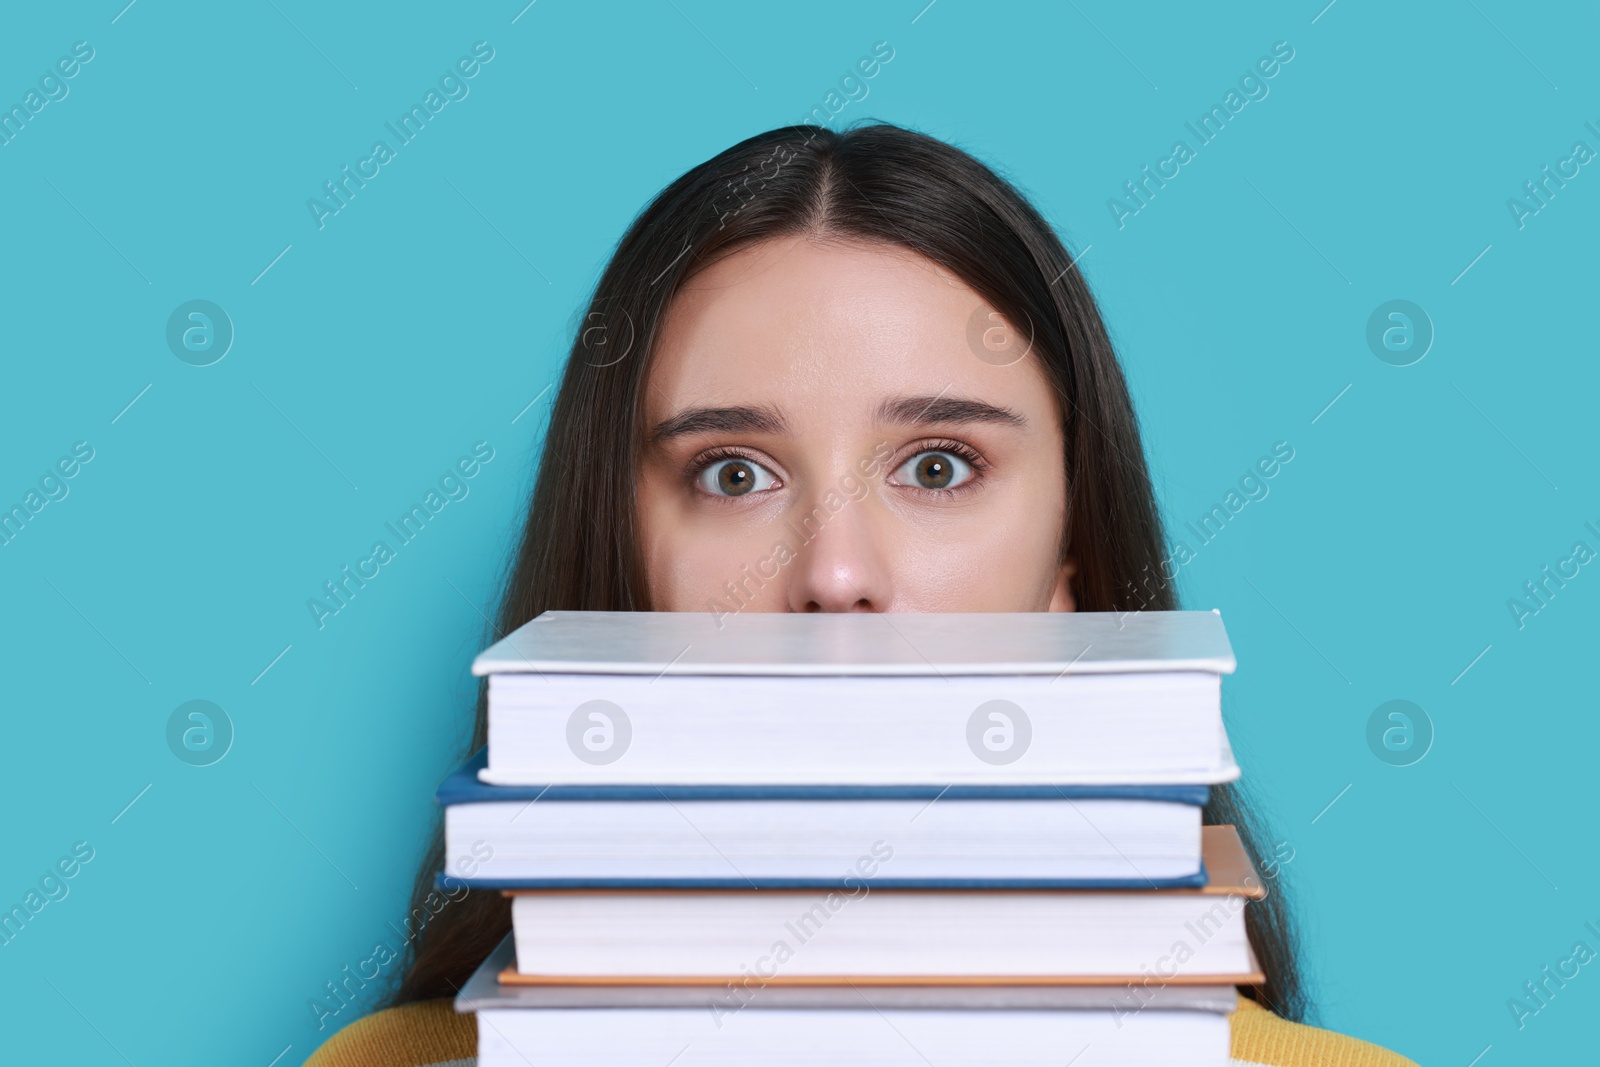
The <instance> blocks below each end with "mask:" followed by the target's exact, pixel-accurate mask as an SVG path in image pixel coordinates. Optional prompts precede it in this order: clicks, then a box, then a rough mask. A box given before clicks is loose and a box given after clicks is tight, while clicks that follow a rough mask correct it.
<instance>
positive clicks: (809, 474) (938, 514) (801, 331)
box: [638, 237, 1073, 613]
mask: <svg viewBox="0 0 1600 1067" xmlns="http://www.w3.org/2000/svg"><path fill="white" fill-rule="evenodd" d="M986 331H987V332H986ZM969 338H970V340H969ZM1026 350H1027V342H1026V339H1025V338H1020V337H1018V336H1016V335H1015V334H1012V333H1011V332H1010V331H1009V329H1007V328H1006V326H1005V324H1004V323H1003V322H1002V321H1001V320H1000V318H999V316H998V315H995V314H993V312H992V311H991V309H990V308H989V307H988V305H987V304H986V303H985V302H984V301H983V300H982V298H981V297H979V296H978V294H977V293H975V292H974V291H973V290H972V289H970V288H968V287H967V286H966V285H965V284H964V283H962V282H961V281H959V280H958V279H957V278H956V277H955V276H954V275H952V274H950V273H949V272H948V271H945V270H944V269H943V268H941V267H939V266H937V265H936V264H934V263H933V262H932V261H930V260H928V259H925V258H923V257H921V256H918V255H916V254H914V253H912V252H909V251H906V250H904V249H900V248H897V247H894V246H889V245H878V244H867V243H859V242H852V243H849V244H840V243H826V244H825V243H819V242H817V241H816V240H815V239H814V238H806V237H792V238H783V239H774V240H769V241H764V242H761V243H759V244H756V245H752V246H750V247H747V248H745V249H742V250H740V251H738V252H735V253H733V254H732V255H730V256H727V257H725V258H723V259H721V260H719V261H718V262H716V263H715V264H713V265H712V266H710V267H708V268H707V269H705V270H704V271H702V272H701V273H699V274H698V275H697V276H696V277H695V278H694V279H693V280H691V281H690V283H689V284H688V285H687V286H685V287H684V288H683V290H682V291H681V292H680V293H679V295H678V296H677V297H676V298H675V299H674V301H673V303H672V305H671V306H670V307H669V309H668V311H667V314H666V317H665V320H664V322H663V324H662V330H661V335H660V337H659V340H658V347H657V350H656V355H655V361H654V364H653V366H652V367H651V368H650V370H649V374H648V379H647V382H646V387H647V388H646V400H645V420H646V421H645V431H644V434H645V443H644V454H643V456H642V461H641V467H640V480H639V497H638V508H639V518H640V524H641V533H642V540H641V543H642V546H643V552H644V563H645V567H646V573H647V581H648V584H649V591H650V599H651V607H652V608H654V609H655V610H657V611H713V612H718V613H730V612H737V611H1044V610H1052V611H1070V610H1072V608H1073V603H1072V597H1071V594H1070V592H1069V586H1068V581H1069V579H1070V576H1071V564H1070V563H1067V564H1063V563H1062V561H1061V558H1060V545H1061V535H1062V530H1063V528H1064V523H1065V519H1066V477H1065V470H1064V465H1063V458H1062V453H1063V448H1062V431H1061V415H1060V412H1059V409H1058V407H1057V404H1056V401H1055V397H1054V394H1053V391H1052V390H1051V388H1050V386H1049V384H1048V383H1047V381H1046V379H1045V376H1044V372H1043V370H1042V368H1041V367H1040V366H1039V362H1038V358H1037V356H1036V355H1034V354H1032V353H1029V354H1025V355H1024V354H1023V353H1024V352H1026ZM980 353H981V354H982V355H981V356H980ZM1018 357H1020V358H1018Z"/></svg>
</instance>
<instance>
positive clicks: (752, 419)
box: [650, 407, 788, 443]
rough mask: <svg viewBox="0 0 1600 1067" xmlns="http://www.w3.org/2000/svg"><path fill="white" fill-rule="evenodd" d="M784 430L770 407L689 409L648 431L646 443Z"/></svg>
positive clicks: (784, 427)
mask: <svg viewBox="0 0 1600 1067" xmlns="http://www.w3.org/2000/svg"><path fill="white" fill-rule="evenodd" d="M786 429H788V423H787V422H785V421H784V418H783V416H782V415H780V414H778V412H776V411H774V410H773V409H772V408H767V407H732V408H690V409H688V410H687V411H680V412H678V414H676V415H674V416H672V417H671V418H670V419H663V420H662V421H661V422H659V423H657V424H656V428H655V429H654V430H652V431H651V432H650V440H651V441H652V442H654V443H660V442H662V441H665V440H668V439H669V438H673V437H685V436H688V435H690V434H701V433H766V434H779V433H783V432H784V431H785V430H786Z"/></svg>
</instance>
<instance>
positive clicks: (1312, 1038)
mask: <svg viewBox="0 0 1600 1067" xmlns="http://www.w3.org/2000/svg"><path fill="white" fill-rule="evenodd" d="M1228 1018H1229V1021H1230V1022H1231V1023H1232V1024H1233V1047H1232V1050H1231V1051H1232V1056H1233V1062H1234V1067H1255V1065H1258V1064H1259V1065H1266V1067H1417V1065H1416V1064H1415V1063H1413V1062H1412V1061H1411V1060H1408V1059H1406V1058H1405V1057H1404V1056H1400V1055H1397V1054H1396V1053H1393V1052H1390V1051H1388V1050H1387V1049H1381V1048H1379V1047H1378V1046H1377V1045H1369V1044H1368V1043H1367V1042H1365V1041H1357V1040H1356V1039H1355V1038H1353V1037H1345V1036H1343V1035H1342V1034H1335V1033H1331V1032H1329V1031H1327V1030H1318V1029H1317V1028H1315V1027H1312V1026H1301V1025H1300V1024H1299V1023H1291V1022H1286V1021H1284V1020H1283V1019H1280V1018H1278V1017H1277V1016H1276V1015H1274V1014H1273V1013H1272V1012H1270V1011H1268V1010H1267V1009H1266V1008H1263V1007H1261V1006H1260V1005H1259V1004H1257V1003H1256V1002H1255V1001H1253V1000H1250V999H1248V998H1246V997H1242V996H1241V997H1240V998H1239V1004H1238V1007H1237V1008H1236V1009H1235V1010H1234V1012H1233V1014H1232V1015H1230V1016H1229V1017H1228ZM477 1055H478V1024H477V1019H476V1018H475V1017H474V1016H471V1015H459V1014H457V1013H456V1011H455V1008H454V1007H453V1006H452V1005H451V1003H450V1001H448V1000H427V1001H423V1002H421V1003H419V1004H407V1005H405V1006H404V1007H399V1008H390V1009H388V1010H387V1011H380V1012H378V1013H376V1014H374V1015H369V1016H367V1017H366V1018H365V1019H360V1020H357V1021H356V1022H354V1023H351V1024H350V1025H349V1026H347V1027H345V1028H344V1029H343V1030H341V1031H339V1032H338V1033H337V1034H334V1035H333V1036H332V1037H331V1038H329V1039H328V1041H327V1043H326V1044H324V1045H323V1046H322V1047H321V1048H320V1049H318V1050H317V1051H316V1052H314V1053H312V1055H311V1058H310V1059H309V1060H307V1061H306V1064H305V1067H472V1065H473V1064H474V1063H475V1062H476V1060H477Z"/></svg>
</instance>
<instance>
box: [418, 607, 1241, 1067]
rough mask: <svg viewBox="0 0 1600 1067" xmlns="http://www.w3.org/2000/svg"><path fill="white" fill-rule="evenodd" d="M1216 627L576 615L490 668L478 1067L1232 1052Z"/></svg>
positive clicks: (1223, 658) (475, 814)
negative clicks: (486, 905) (1211, 795)
mask: <svg viewBox="0 0 1600 1067" xmlns="http://www.w3.org/2000/svg"><path fill="white" fill-rule="evenodd" d="M1234 666H1235V661H1234V656H1233V652H1232V649H1231V648H1230V647H1229V644H1228V639H1227V635H1226V632H1225V630H1224V628H1223V625H1222V619H1221V617H1220V616H1219V615H1217V614H1216V613H1214V612H1153V613H1152V612H1145V613H1134V614H1127V615H1123V614H1113V613H1032V614H984V615H962V614H940V615H883V614H827V615H801V614H755V613H751V614H738V615H723V616H721V617H716V616H713V615H711V614H709V613H708V614H694V613H651V612H560V611H554V612H547V613H545V614H543V615H541V616H539V617H538V618H536V619H534V620H533V621H532V622H530V623H528V624H527V625H526V626H523V627H521V628H520V629H518V630H517V631H515V632H514V633H512V634H510V635H509V636H507V637H506V638H505V639H504V640H502V641H500V642H498V643H496V644H495V645H493V646H492V647H490V648H489V649H487V650H486V651H484V652H483V653H482V654H481V655H479V656H478V657H477V659H476V660H475V661H474V663H473V672H474V673H475V674H479V675H488V676H489V681H488V687H489V705H488V716H489V733H488V746H487V749H486V750H485V751H483V752H480V753H479V754H478V755H477V756H476V757H474V759H473V760H472V761H471V762H469V763H468V764H467V765H466V766H465V767H462V768H461V769H460V770H459V771H457V772H456V773H455V774H454V775H453V776H452V777H451V778H450V779H449V780H447V781H446V782H445V783H444V785H443V786H441V788H440V790H439V800H440V802H441V803H442V804H443V805H444V806H445V834H446V849H447V851H446V855H447V857H472V860H471V863H470V865H469V866H467V867H465V868H462V867H453V868H452V869H450V870H447V871H446V872H444V873H443V874H442V875H441V878H449V879H450V881H451V883H452V884H459V882H460V881H465V882H466V883H467V884H468V885H471V886H474V887H480V888H487V889H496V890H500V891H503V892H505V893H506V894H507V895H509V896H511V898H512V904H511V914H512V926H513V932H512V934H511V936H509V937H508V938H507V939H506V940H505V942H504V943H502V944H501V945H500V947H499V948H498V949H497V950H496V951H495V952H494V953H493V954H492V955H491V956H490V957H489V958H488V959H486V960H485V961H484V963H483V965H482V966H481V967H480V968H479V969H478V971H477V973H476V974H474V976H473V977H472V980H471V981H470V982H469V983H468V984H467V985H466V986H464V987H463V988H462V990H461V993H460V996H459V997H458V998H457V1000H456V1007H457V1009H458V1010H460V1011H463V1012H476V1013H477V1017H478V1044H479V1053H478V1064H479V1067H500V1065H507V1067H510V1065H517V1067H524V1065H541V1067H542V1065H545V1064H550V1065H554V1064H557V1063H562V1064H565V1063H578V1062H581V1063H584V1064H593V1065H602V1067H612V1065H615V1067H623V1065H640V1067H668V1065H669V1064H670V1065H674V1067H699V1065H722V1064H727V1065H733V1064H740V1065H744V1064H749V1063H761V1064H763V1065H774V1064H796V1065H800V1064H808V1065H809V1064H822V1063H824V1062H825V1063H827V1064H828V1065H829V1067H849V1065H854V1064H863V1065H865V1064H873V1065H896V1064H906V1065H913V1067H929V1065H932V1067H947V1065H948V1067H965V1065H972V1067H976V1065H979V1064H984V1065H988V1064H992V1063H994V1062H997V1061H1004V1062H1007V1063H1010V1064H1019V1065H1033V1064H1038V1065H1041V1067H1042V1065H1045V1064H1050V1065H1052V1067H1061V1065H1062V1064H1064V1063H1068V1062H1070V1063H1072V1064H1074V1067H1112V1065H1133V1064H1156V1063H1162V1064H1168V1063H1175V1062H1182V1063H1185V1064H1215V1065H1218V1067H1223V1065H1226V1064H1227V1063H1228V1044H1229V1029H1228V1018H1227V1016H1228V1012H1230V1011H1231V1010H1233V1008H1234V1006H1235V987H1236V986H1238V985H1248V984H1253V983H1259V982H1260V981H1261V980H1262V977H1261V975H1260V973H1259V968H1258V966H1257V963H1256V961H1255V959H1254V957H1253V956H1252V954H1251V951H1250V946H1249V942H1248V939H1247V937H1246V935H1245V924H1244V909H1245V905H1246V901H1247V900H1248V899H1249V898H1251V897H1256V896H1259V895H1260V894H1261V889H1260V881H1259V879H1258V878H1256V877H1255V876H1254V872H1253V869H1252V867H1251V864H1250V861H1249V859H1248V857H1247V856H1246V855H1245V852H1244V850H1243V848H1242V846H1241V844H1240V841H1239V838H1238V836H1237V834H1236V833H1235V832H1234V830H1233V828H1232V827H1227V826H1208V827H1202V826H1201V817H1200V809H1201V806H1202V805H1203V804H1204V803H1205V802H1206V799H1207V796H1208V791H1209V787H1211V786H1213V785H1215V784H1217V783H1221V782H1227V781H1231V780H1232V779H1234V778H1236V777H1237V776H1238V773H1239V770H1238V767H1237V765H1236V764H1235V762H1234V759H1233V755H1232V752H1231V749H1230V748H1229V745H1228V740H1227V735H1226V732H1225V730H1224V728H1223V723H1222V713H1221V676H1222V675H1223V674H1225V673H1229V672H1231V671H1232V670H1233V669H1234Z"/></svg>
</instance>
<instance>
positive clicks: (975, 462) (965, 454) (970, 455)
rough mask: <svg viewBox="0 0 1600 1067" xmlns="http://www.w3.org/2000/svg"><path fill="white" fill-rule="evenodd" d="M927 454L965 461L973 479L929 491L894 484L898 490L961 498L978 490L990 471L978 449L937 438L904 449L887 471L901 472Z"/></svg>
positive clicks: (891, 462) (919, 486) (916, 486)
mask: <svg viewBox="0 0 1600 1067" xmlns="http://www.w3.org/2000/svg"><path fill="white" fill-rule="evenodd" d="M926 452H947V453H949V454H950V455H952V456H955V457H956V458H957V459H961V460H964V461H965V462H966V464H967V466H969V467H971V468H972V477H971V478H970V479H969V480H967V481H966V482H965V483H963V484H962V485H958V486H956V487H955V488H953V489H929V488H927V487H926V486H921V485H900V484H899V483H894V484H895V485H896V486H897V488H900V489H910V490H912V491H913V492H917V493H926V494H928V495H930V496H934V497H953V496H959V495H960V494H962V493H967V492H971V491H972V490H974V489H976V488H977V487H978V485H979V484H980V483H981V482H982V481H983V477H984V475H985V474H986V473H987V472H988V470H989V464H988V461H987V460H985V459H984V458H983V456H981V455H980V454H979V453H978V451H977V449H975V448H973V447H972V446H971V445H969V444H967V443H965V442H963V441H957V440H954V439H952V438H948V437H941V438H936V439H934V440H931V441H918V442H917V443H916V444H913V445H910V446H908V447H907V448H905V449H902V450H901V452H900V454H899V455H898V456H896V457H895V458H894V459H893V460H891V461H890V462H889V463H888V464H887V470H888V471H889V472H890V473H893V472H894V471H897V470H899V469H900V467H901V466H902V465H903V464H904V463H905V462H906V461H907V460H909V459H913V458H915V457H917V456H920V455H922V454H924V453H926Z"/></svg>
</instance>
